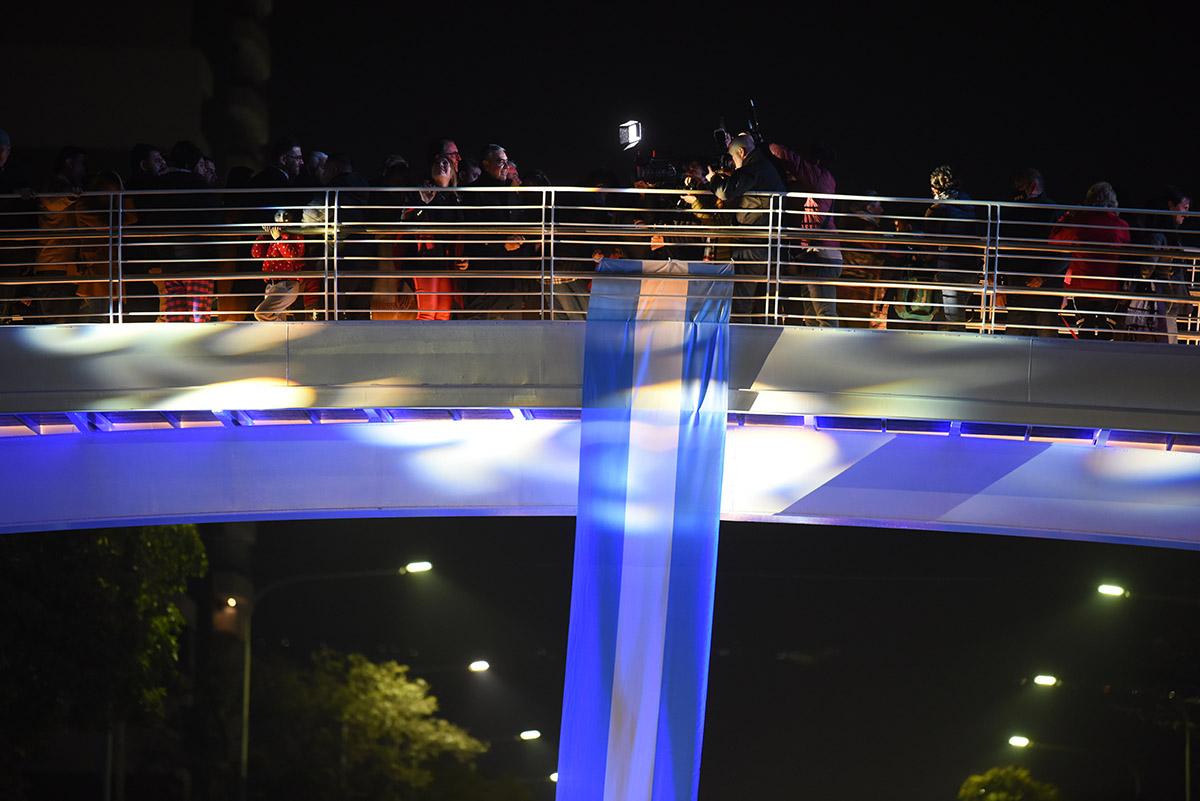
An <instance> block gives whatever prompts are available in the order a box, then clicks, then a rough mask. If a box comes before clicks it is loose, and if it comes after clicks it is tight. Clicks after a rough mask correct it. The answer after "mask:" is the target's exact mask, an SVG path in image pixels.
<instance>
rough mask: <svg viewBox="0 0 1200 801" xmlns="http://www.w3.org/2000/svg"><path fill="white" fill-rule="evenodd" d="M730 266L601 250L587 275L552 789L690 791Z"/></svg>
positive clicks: (724, 397)
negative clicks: (571, 553) (570, 566)
mask: <svg viewBox="0 0 1200 801" xmlns="http://www.w3.org/2000/svg"><path fill="white" fill-rule="evenodd" d="M732 272H733V271H732V267H731V266H730V265H719V264H711V263H692V264H685V263H682V262H677V261H658V262H655V261H644V262H642V261H629V260H604V261H602V262H601V263H600V267H599V273H598V275H597V277H596V278H595V279H594V280H593V284H592V292H591V301H590V305H589V309H588V319H587V331H586V336H585V342H586V344H585V353H584V377H583V418H582V428H581V441H580V465H579V506H578V518H577V523H576V533H575V567H574V580H573V584H572V590H571V623H570V632H569V635H568V646H567V673H566V688H565V692H564V698H563V720H562V730H561V744H560V749H559V761H558V798H559V799H561V801H634V800H635V799H636V801H693V799H695V798H696V793H697V787H698V783H699V772H700V751H701V745H702V734H703V727H704V705H705V697H706V692H707V683H708V661H709V650H710V643H711V636H712V610H713V593H714V587H715V582H716V563H717V528H718V523H719V516H720V510H721V482H722V470H723V465H724V456H725V429H726V420H727V406H728V384H729V313H730V299H731V296H732V283H731V282H730V281H726V280H720V279H721V278H722V277H728V276H731V275H732Z"/></svg>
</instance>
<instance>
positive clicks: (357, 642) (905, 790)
mask: <svg viewBox="0 0 1200 801" xmlns="http://www.w3.org/2000/svg"><path fill="white" fill-rule="evenodd" d="M573 532H574V521H573V520H570V519H561V518H542V519H480V518H470V519H457V520H455V519H445V520H415V519H395V520H356V521H328V522H304V523H282V522H281V523H272V524H264V525H261V526H260V528H259V546H258V551H257V553H258V563H259V566H260V569H261V573H262V575H261V577H260V580H261V581H267V580H270V579H272V578H275V577H279V576H286V575H292V574H294V573H303V572H309V571H319V572H338V571H346V570H361V569H372V568H376V567H380V566H386V565H393V564H402V563H404V562H405V561H407V560H409V559H415V558H428V559H430V560H432V561H433V562H434V564H435V569H434V572H433V573H430V574H427V575H425V576H410V577H407V578H403V579H390V578H384V579H370V580H366V581H357V582H347V583H337V584H333V583H328V584H319V585H309V586H308V587H305V588H299V587H297V588H295V589H293V590H285V591H282V592H281V593H280V594H279V595H277V596H273V597H272V598H271V600H270V601H269V602H267V603H266V604H264V605H263V608H262V610H260V614H259V615H257V616H256V622H255V628H256V634H258V635H260V636H262V637H263V638H264V639H263V640H261V641H260V642H269V643H271V645H270V646H268V647H273V648H274V649H276V650H278V651H286V652H290V653H292V654H296V655H299V654H303V653H306V652H307V651H308V650H309V649H311V648H313V647H316V646H318V645H320V644H322V643H325V644H328V645H330V646H333V647H337V648H344V649H356V650H362V651H363V652H365V653H367V654H368V655H370V656H372V657H375V658H395V659H398V660H400V661H403V662H409V663H411V664H413V665H414V666H416V668H417V672H418V673H421V672H422V666H424V667H426V668H428V671H427V672H426V675H427V677H428V678H429V680H430V681H431V683H432V684H433V687H434V691H435V693H436V694H438V695H439V697H440V698H441V700H442V701H443V708H444V711H445V713H446V715H447V716H448V717H450V718H451V719H452V720H456V721H459V722H462V723H463V724H464V725H467V726H468V727H469V728H471V729H472V730H473V731H475V732H477V733H478V734H479V735H480V736H483V737H485V738H487V739H491V740H493V741H494V742H496V743H497V746H496V749H497V750H496V755H495V758H496V760H498V761H501V762H503V764H504V765H505V766H506V767H509V768H512V767H518V769H519V770H521V771H524V772H526V773H527V775H530V776H538V775H545V774H547V773H549V772H550V771H551V770H552V769H553V759H554V750H555V747H556V745H557V741H556V736H557V729H558V718H559V714H560V702H561V693H562V681H563V670H564V666H565V648H566V629H567V610H568V604H569V597H570V572H571V549H572V541H573ZM1198 575H1200V555H1196V554H1192V553H1190V552H1181V551H1167V550H1156V549H1148V548H1134V547H1130V546H1114V545H1101V544H1089V543H1073V542H1061V541H1047V540H1030V539H1022V538H1011V537H984V536H974V535H963V534H932V533H920V532H907V531H875V530H866V529H848V528H823V527H810V526H783V525H767V524H724V525H723V526H722V532H721V550H720V562H719V568H718V581H717V601H716V624H715V630H714V639H713V660H712V672H711V676H710V690H709V707H708V719H707V729H706V736H705V751H704V763H703V768H702V772H701V798H702V799H726V798H774V797H796V798H869V797H875V798H878V797H884V796H888V797H899V798H913V799H928V798H952V797H953V795H954V793H955V792H956V790H957V787H958V785H959V783H961V781H962V780H963V779H964V778H965V777H966V776H967V775H968V774H969V773H972V772H978V771H981V770H984V769H986V768H988V767H990V766H992V765H995V764H1005V763H1008V762H1014V761H1016V762H1022V763H1025V764H1028V765H1029V766H1030V767H1032V768H1033V769H1034V771H1035V775H1038V776H1040V777H1041V778H1043V779H1044V780H1049V781H1054V782H1058V783H1060V784H1061V785H1062V787H1063V789H1064V791H1065V792H1066V793H1067V796H1066V797H1067V798H1068V799H1069V798H1095V799H1105V798H1119V797H1128V795H1129V794H1128V793H1127V792H1126V791H1127V790H1128V789H1129V788H1130V787H1131V786H1132V778H1131V774H1130V772H1129V767H1128V766H1127V764H1126V763H1129V764H1131V765H1134V766H1136V767H1137V768H1138V770H1139V771H1140V772H1141V773H1142V777H1143V781H1144V783H1145V794H1144V797H1146V798H1154V797H1159V798H1162V797H1175V796H1176V795H1178V794H1179V793H1180V792H1182V787H1181V781H1182V778H1181V774H1182V765H1181V760H1180V752H1181V750H1182V748H1181V740H1180V737H1179V735H1177V734H1174V733H1171V732H1168V731H1165V730H1160V729H1156V728H1154V727H1153V726H1151V725H1149V724H1148V723H1146V722H1144V721H1142V720H1139V718H1138V717H1137V715H1136V714H1134V713H1133V712H1132V711H1130V712H1122V711H1120V709H1119V708H1118V707H1121V706H1125V707H1129V708H1130V709H1132V710H1136V709H1139V708H1147V709H1148V708H1149V707H1147V706H1145V704H1144V703H1143V702H1139V701H1137V700H1134V699H1132V698H1131V697H1130V696H1129V695H1128V692H1129V691H1131V690H1135V689H1140V690H1144V691H1151V690H1154V689H1156V688H1157V689H1160V690H1168V689H1176V690H1180V691H1186V690H1187V689H1189V688H1188V687H1187V686H1186V684H1187V677H1190V678H1191V681H1192V683H1193V684H1195V683H1200V682H1197V681H1196V679H1197V675H1198V674H1197V657H1198V656H1200V648H1198V645H1197V644H1198V642H1200V640H1198V639H1197V635H1200V621H1197V620H1196V615H1195V614H1194V613H1193V612H1190V611H1189V610H1188V609H1187V608H1186V607H1182V606H1178V605H1172V604H1170V603H1165V602H1152V601H1137V600H1136V599H1135V600H1131V601H1123V602H1122V601H1117V602H1116V603H1113V602H1111V601H1107V602H1106V601H1105V599H1103V598H1101V597H1100V596H1098V595H1097V594H1096V592H1095V586H1096V584H1097V583H1098V582H1100V581H1102V580H1104V579H1120V580H1121V581H1123V582H1125V583H1126V584H1127V585H1128V586H1130V587H1133V588H1136V589H1141V590H1142V591H1143V592H1154V593H1158V594H1161V595H1178V596H1184V597H1187V596H1191V595H1195V587H1196V584H1197V582H1196V580H1197V576H1198ZM283 639H287V641H288V643H289V645H288V647H287V648H286V649H285V648H283V646H282V644H281V643H282V640H283ZM479 656H482V657H486V658H488V659H489V660H491V661H492V663H493V664H494V666H495V667H494V670H493V672H492V673H491V674H488V675H485V676H470V675H468V674H466V673H465V671H463V669H462V667H463V666H464V665H465V664H466V663H467V662H468V661H470V660H471V659H474V658H476V657H479ZM1043 671H1049V672H1053V673H1055V674H1056V675H1059V676H1060V677H1062V678H1063V679H1064V680H1065V681H1066V682H1067V684H1066V685H1065V686H1064V687H1061V688H1057V689H1054V690H1049V691H1047V690H1042V689H1039V688H1034V687H1031V686H1021V685H1020V684H1019V682H1020V680H1021V679H1022V677H1031V676H1032V675H1033V674H1034V673H1036V672H1043ZM1106 684H1107V685H1111V686H1112V687H1113V692H1112V693H1111V694H1110V695H1108V696H1105V695H1104V694H1103V692H1102V688H1103V687H1104V685H1106ZM1192 691H1193V693H1194V692H1195V690H1194V687H1193V688H1192ZM526 727H536V728H539V729H541V730H542V731H543V732H545V733H546V734H547V739H546V741H544V742H543V743H539V744H536V745H534V746H532V747H530V748H525V749H524V750H522V744H519V743H514V742H512V740H511V737H512V736H513V735H514V734H515V733H516V732H517V731H519V730H520V729H522V728H526ZM1018 730H1020V731H1022V732H1023V733H1026V734H1028V735H1029V736H1031V737H1033V738H1034V739H1035V740H1040V741H1043V742H1046V743H1051V744H1056V745H1060V746H1062V747H1063V748H1065V749H1068V750H1062V751H1051V752H1041V753H1034V754H1029V755H1024V756H1022V755H1020V754H1016V753H1015V752H1014V751H1013V749H1011V748H1009V747H1008V746H1007V745H1005V741H1006V740H1007V737H1008V736H1009V735H1010V734H1012V733H1015V732H1016V731H1018ZM506 737H507V738H509V739H507V740H506V739H505V738H506ZM1070 749H1074V750H1070Z"/></svg>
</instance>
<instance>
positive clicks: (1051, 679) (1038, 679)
mask: <svg viewBox="0 0 1200 801" xmlns="http://www.w3.org/2000/svg"><path fill="white" fill-rule="evenodd" d="M1033 683H1034V684H1036V685H1038V686H1039V687H1055V686H1057V685H1058V683H1059V682H1058V677H1057V676H1051V675H1049V674H1047V673H1039V674H1038V675H1036V676H1034V677H1033Z"/></svg>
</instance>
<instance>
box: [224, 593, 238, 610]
mask: <svg viewBox="0 0 1200 801" xmlns="http://www.w3.org/2000/svg"><path fill="white" fill-rule="evenodd" d="M225 605H226V606H228V607H229V608H230V609H233V608H234V607H236V606H237V598H234V597H233V596H232V595H230V596H229V597H228V598H226V599H225Z"/></svg>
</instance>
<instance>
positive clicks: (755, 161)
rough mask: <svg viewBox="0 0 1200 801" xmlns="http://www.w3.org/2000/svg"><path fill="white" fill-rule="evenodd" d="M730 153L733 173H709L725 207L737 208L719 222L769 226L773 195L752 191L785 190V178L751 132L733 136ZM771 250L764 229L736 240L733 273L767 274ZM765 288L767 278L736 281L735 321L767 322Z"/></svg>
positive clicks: (711, 182) (717, 194)
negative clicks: (758, 145)
mask: <svg viewBox="0 0 1200 801" xmlns="http://www.w3.org/2000/svg"><path fill="white" fill-rule="evenodd" d="M729 155H730V156H731V157H732V158H733V166H734V170H733V172H732V173H731V174H730V175H728V176H724V175H718V174H717V173H715V172H713V171H712V170H710V171H709V173H708V175H707V178H708V181H709V184H710V185H711V186H712V189H713V194H715V195H716V196H717V201H718V202H719V203H721V204H722V208H724V209H737V211H736V212H735V213H733V214H723V215H721V221H720V224H721V225H729V224H730V223H731V222H732V223H733V224H736V225H741V226H755V227H764V226H766V225H767V224H768V211H767V209H769V208H770V199H769V198H767V197H762V196H758V195H754V194H752V193H756V192H783V191H785V189H784V185H783V179H782V178H780V177H779V172H778V170H776V169H775V166H774V165H773V164H771V161H770V160H769V159H768V158H767V157H766V156H765V155H764V154H763V152H762V151H761V150H759V149H757V148H756V147H755V144H754V137H752V136H750V135H749V134H742V135H741V136H735V137H734V138H733V140H732V141H731V142H730V143H729ZM730 218H732V220H730ZM769 251H770V248H769V246H768V240H767V238H766V233H765V232H759V233H758V234H757V236H752V237H746V238H743V239H740V240H739V241H737V242H735V243H734V245H733V248H732V250H731V254H730V255H731V256H732V257H733V261H734V267H733V269H734V275H735V276H739V277H749V276H752V277H759V278H761V277H765V276H766V275H767V257H768V254H769ZM766 292H767V285H766V282H750V281H739V282H737V283H736V284H734V289H733V294H734V301H733V315H732V316H733V319H734V322H743V323H749V322H755V321H758V322H765V316H766V303H765V298H766Z"/></svg>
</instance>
